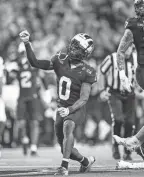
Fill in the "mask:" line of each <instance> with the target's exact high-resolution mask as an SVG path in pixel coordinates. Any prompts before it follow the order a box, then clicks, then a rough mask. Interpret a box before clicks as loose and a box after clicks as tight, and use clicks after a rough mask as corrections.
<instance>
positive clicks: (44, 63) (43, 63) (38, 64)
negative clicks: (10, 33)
mask: <svg viewBox="0 0 144 177" xmlns="http://www.w3.org/2000/svg"><path fill="white" fill-rule="evenodd" d="M19 36H20V39H21V40H22V41H23V42H24V44H25V48H26V53H27V58H28V60H29V62H30V64H31V65H32V66H33V67H35V68H39V69H44V70H50V69H52V62H51V61H49V60H38V59H37V58H36V56H35V54H34V52H33V49H32V46H31V43H30V42H29V38H30V34H29V32H28V31H27V30H25V31H22V32H21V33H20V34H19Z"/></svg>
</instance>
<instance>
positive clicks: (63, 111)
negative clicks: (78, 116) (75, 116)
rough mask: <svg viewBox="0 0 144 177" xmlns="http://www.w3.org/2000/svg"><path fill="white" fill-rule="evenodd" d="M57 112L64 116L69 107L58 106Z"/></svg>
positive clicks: (67, 112)
mask: <svg viewBox="0 0 144 177" xmlns="http://www.w3.org/2000/svg"><path fill="white" fill-rule="evenodd" d="M58 112H59V114H60V116H61V117H66V116H68V115H69V108H64V107H61V108H58Z"/></svg>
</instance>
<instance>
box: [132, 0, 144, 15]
mask: <svg viewBox="0 0 144 177" xmlns="http://www.w3.org/2000/svg"><path fill="white" fill-rule="evenodd" d="M134 7H135V12H136V15H137V16H138V17H144V0H134Z"/></svg>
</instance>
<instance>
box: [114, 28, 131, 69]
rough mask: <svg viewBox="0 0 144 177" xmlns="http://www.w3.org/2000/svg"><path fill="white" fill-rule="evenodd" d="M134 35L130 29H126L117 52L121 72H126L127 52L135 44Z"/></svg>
mask: <svg viewBox="0 0 144 177" xmlns="http://www.w3.org/2000/svg"><path fill="white" fill-rule="evenodd" d="M133 41H134V40H133V34H132V32H131V30H130V29H126V30H125V32H124V35H123V37H122V39H121V41H120V44H119V47H118V50H117V64H118V69H119V71H121V70H124V66H125V63H124V60H125V52H126V50H127V49H128V48H129V46H131V44H132V43H133Z"/></svg>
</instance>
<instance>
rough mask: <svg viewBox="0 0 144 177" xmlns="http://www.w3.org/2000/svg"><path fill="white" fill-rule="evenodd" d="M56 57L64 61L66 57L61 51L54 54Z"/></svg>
mask: <svg viewBox="0 0 144 177" xmlns="http://www.w3.org/2000/svg"><path fill="white" fill-rule="evenodd" d="M56 55H57V56H58V59H60V60H65V59H66V57H67V54H66V53H62V52H61V51H60V52H58V53H57V54H56Z"/></svg>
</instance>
